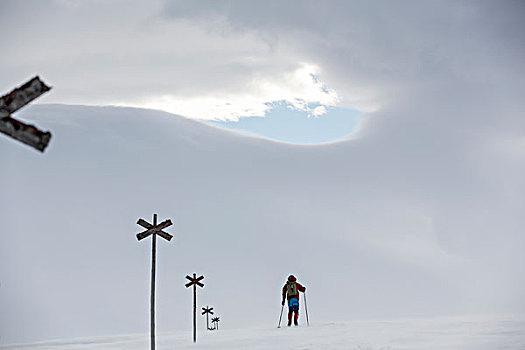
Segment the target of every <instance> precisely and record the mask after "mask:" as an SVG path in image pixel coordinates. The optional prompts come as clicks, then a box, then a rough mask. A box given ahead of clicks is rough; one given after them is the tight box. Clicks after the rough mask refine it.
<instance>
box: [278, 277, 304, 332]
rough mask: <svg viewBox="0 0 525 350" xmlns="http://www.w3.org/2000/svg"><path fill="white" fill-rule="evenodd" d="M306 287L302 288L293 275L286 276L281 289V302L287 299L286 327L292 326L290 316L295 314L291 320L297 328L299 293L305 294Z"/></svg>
mask: <svg viewBox="0 0 525 350" xmlns="http://www.w3.org/2000/svg"><path fill="white" fill-rule="evenodd" d="M305 291H306V287H304V286H302V285H301V284H300V283H299V282H297V279H296V278H295V276H294V275H290V276H288V281H286V283H285V285H284V287H283V302H282V305H284V301H285V299H286V298H288V327H289V326H291V325H292V315H293V314H294V313H295V316H294V318H293V322H294V324H295V325H296V326H297V324H298V323H297V319H298V318H299V292H303V293H304V292H305Z"/></svg>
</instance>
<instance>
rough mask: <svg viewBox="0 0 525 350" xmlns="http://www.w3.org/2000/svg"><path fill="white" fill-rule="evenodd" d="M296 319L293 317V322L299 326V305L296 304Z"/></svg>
mask: <svg viewBox="0 0 525 350" xmlns="http://www.w3.org/2000/svg"><path fill="white" fill-rule="evenodd" d="M294 313H295V315H294V319H293V323H294V324H295V325H296V326H297V325H298V324H299V322H298V318H299V305H295V306H294Z"/></svg>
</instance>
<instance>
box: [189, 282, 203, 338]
mask: <svg viewBox="0 0 525 350" xmlns="http://www.w3.org/2000/svg"><path fill="white" fill-rule="evenodd" d="M186 279H188V280H190V282H188V283H186V288H189V287H191V286H193V342H194V343H195V342H196V341H197V286H199V287H201V288H203V287H204V284H202V283H201V282H200V281H201V280H202V279H204V276H200V277H197V274H196V273H194V274H193V277H191V276H188V275H186Z"/></svg>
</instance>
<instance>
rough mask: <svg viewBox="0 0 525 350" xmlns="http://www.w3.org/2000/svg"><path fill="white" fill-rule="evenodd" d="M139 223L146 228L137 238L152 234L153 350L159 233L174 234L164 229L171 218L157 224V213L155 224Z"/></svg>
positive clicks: (153, 345)
mask: <svg viewBox="0 0 525 350" xmlns="http://www.w3.org/2000/svg"><path fill="white" fill-rule="evenodd" d="M137 224H138V225H140V226H142V227H144V228H146V231H143V232H141V233H139V234H137V239H138V240H139V241H140V240H143V239H144V238H146V237H148V236H151V350H155V267H156V266H155V265H156V260H157V239H156V238H157V235H159V236H161V237H162V238H164V239H165V240H167V241H170V240H171V239H172V238H173V236H172V235H170V234H169V233H167V232H164V231H162V230H163V229H165V228H166V227H169V226H171V225H172V223H171V220H169V219H168V220H165V221H163V222H161V223H160V224H158V225H157V214H153V224H150V223H149V222H147V221H145V220H143V219H139V221H137Z"/></svg>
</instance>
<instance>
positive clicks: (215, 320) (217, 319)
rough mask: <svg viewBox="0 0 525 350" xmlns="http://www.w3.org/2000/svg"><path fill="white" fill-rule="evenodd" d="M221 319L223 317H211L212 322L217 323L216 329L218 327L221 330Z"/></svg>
mask: <svg viewBox="0 0 525 350" xmlns="http://www.w3.org/2000/svg"><path fill="white" fill-rule="evenodd" d="M220 320H221V319H220V318H219V317H214V318H212V319H211V322H212V323H215V329H216V330H219V321H220Z"/></svg>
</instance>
